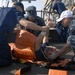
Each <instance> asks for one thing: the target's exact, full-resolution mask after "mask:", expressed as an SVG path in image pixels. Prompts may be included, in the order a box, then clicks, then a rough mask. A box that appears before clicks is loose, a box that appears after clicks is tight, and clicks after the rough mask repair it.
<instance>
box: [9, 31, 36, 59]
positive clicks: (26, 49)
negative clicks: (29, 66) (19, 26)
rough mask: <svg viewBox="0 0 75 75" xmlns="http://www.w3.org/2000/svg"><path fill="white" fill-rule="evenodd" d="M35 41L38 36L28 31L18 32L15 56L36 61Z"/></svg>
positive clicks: (14, 47)
mask: <svg viewBox="0 0 75 75" xmlns="http://www.w3.org/2000/svg"><path fill="white" fill-rule="evenodd" d="M35 40H36V36H35V35H33V34H32V33H30V32H28V31H26V30H20V31H18V32H17V36H16V41H15V44H14V46H13V49H14V54H15V56H16V57H17V58H19V59H30V60H33V59H36V56H35V51H34V43H35ZM10 46H11V45H10Z"/></svg>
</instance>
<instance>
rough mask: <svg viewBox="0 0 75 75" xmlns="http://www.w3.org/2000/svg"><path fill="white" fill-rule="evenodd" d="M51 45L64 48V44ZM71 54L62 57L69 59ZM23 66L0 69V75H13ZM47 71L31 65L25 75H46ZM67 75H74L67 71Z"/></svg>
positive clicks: (15, 65) (74, 73)
mask: <svg viewBox="0 0 75 75" xmlns="http://www.w3.org/2000/svg"><path fill="white" fill-rule="evenodd" d="M52 45H54V46H56V47H57V48H59V49H60V48H62V47H63V46H64V43H52ZM73 55H74V54H73V52H72V51H71V52H69V53H67V54H66V55H64V56H65V57H66V58H69V59H71V58H72V56H73ZM24 66H25V65H24V64H16V63H13V64H12V65H11V66H8V67H5V68H0V75H15V72H16V71H17V70H18V69H19V68H22V67H24ZM48 71H49V69H47V68H42V67H38V66H35V65H33V66H32V68H31V71H30V72H28V73H26V74H25V75H48ZM69 75H75V72H74V71H69Z"/></svg>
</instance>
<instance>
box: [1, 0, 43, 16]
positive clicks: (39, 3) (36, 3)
mask: <svg viewBox="0 0 75 75" xmlns="http://www.w3.org/2000/svg"><path fill="white" fill-rule="evenodd" d="M8 1H9V5H8V6H9V7H11V6H12V4H13V3H12V1H11V0H0V7H2V6H4V7H6V6H7V3H8ZM22 3H23V5H24V9H26V8H27V7H28V6H31V5H34V6H35V7H36V10H42V9H43V7H44V3H43V2H42V1H41V0H36V1H32V2H31V3H28V1H22ZM38 15H39V16H40V14H39V13H38Z"/></svg>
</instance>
